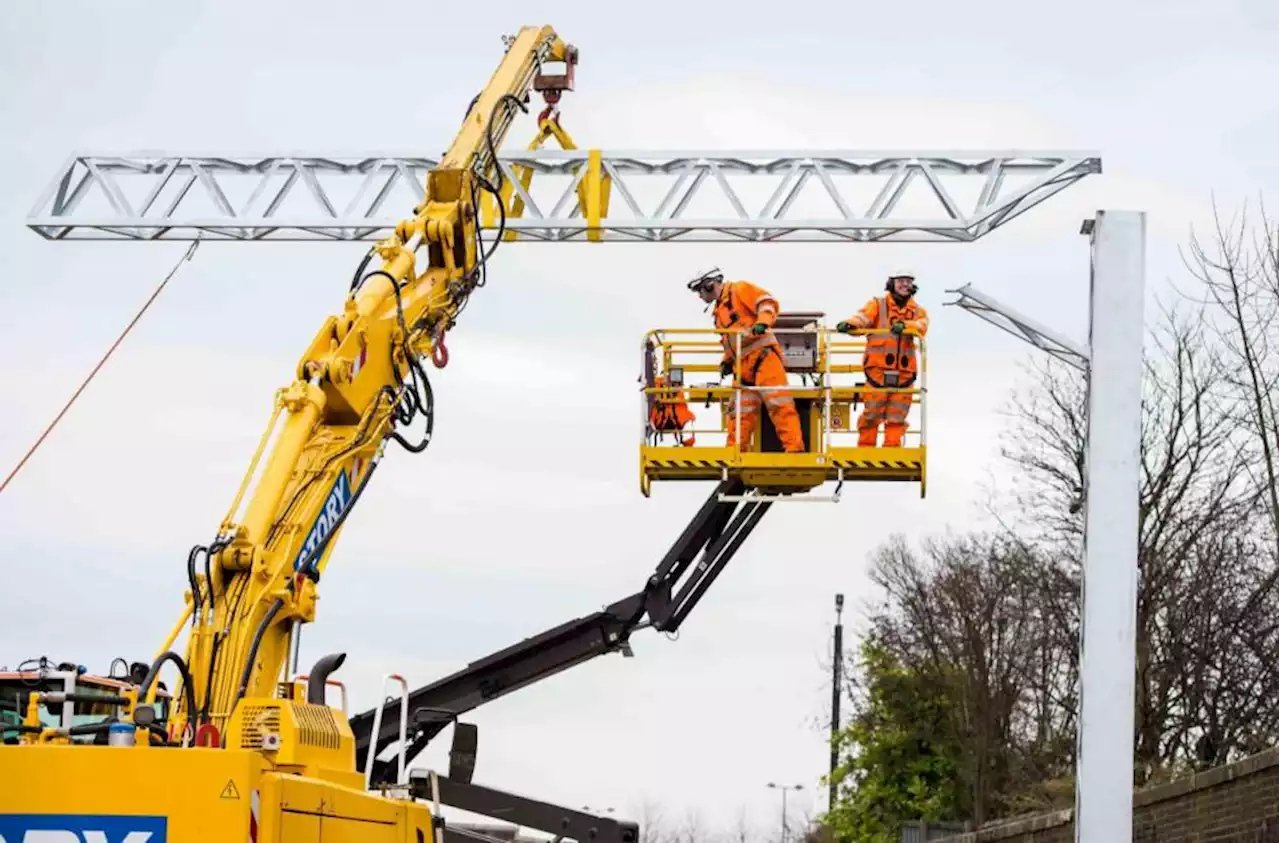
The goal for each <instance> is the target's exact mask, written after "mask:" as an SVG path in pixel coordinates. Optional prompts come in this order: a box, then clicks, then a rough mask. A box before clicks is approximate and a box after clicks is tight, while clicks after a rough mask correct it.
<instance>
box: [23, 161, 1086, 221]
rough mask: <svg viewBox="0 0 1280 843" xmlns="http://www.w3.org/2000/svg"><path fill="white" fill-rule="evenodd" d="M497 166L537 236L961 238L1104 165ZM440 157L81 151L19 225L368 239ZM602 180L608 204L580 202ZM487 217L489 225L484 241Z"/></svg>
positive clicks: (411, 200)
mask: <svg viewBox="0 0 1280 843" xmlns="http://www.w3.org/2000/svg"><path fill="white" fill-rule="evenodd" d="M597 154H598V155H599V166H598V167H594V166H590V165H591V164H592V163H593V162H592V158H591V157H592V156H593V155H597ZM499 161H500V166H501V170H502V174H503V180H504V181H505V182H507V183H508V184H509V185H510V186H511V187H510V189H512V191H513V196H512V198H513V200H514V201H513V202H509V203H508V208H509V213H508V219H507V221H506V228H507V231H508V232H509V233H508V235H507V236H508V238H509V239H515V240H519V241H533V242H567V241H582V242H586V241H588V239H598V240H603V241H606V242H618V241H623V242H664V241H682V242H770V241H782V242H877V241H884V242H968V241H972V240H976V239H978V238H979V237H982V236H984V235H986V234H988V233H990V232H991V231H993V230H994V229H996V228H997V227H999V226H1000V225H1003V224H1005V223H1007V222H1009V221H1010V220H1012V219H1014V218H1016V217H1017V216H1019V215H1020V214H1022V213H1024V212H1026V211H1027V210H1029V209H1031V208H1033V207H1035V206H1036V205H1038V204H1040V203H1041V202H1043V201H1045V200H1046V199H1048V198H1050V197H1051V196H1053V195H1055V194H1057V193H1058V192H1060V191H1062V190H1064V189H1066V188H1067V187H1070V186H1071V185H1073V184H1075V183H1076V182H1077V181H1079V180H1080V179H1082V178H1084V177H1086V176H1088V175H1091V174H1094V173H1099V172H1101V160H1100V158H1099V156H1097V155H1096V154H1093V153H1088V152H1022V151H1008V152H835V151H819V152H797V151H778V152H761V151H755V152H728V151H716V152H662V153H658V152H599V153H596V152H592V151H588V150H574V151H563V150H549V149H539V150H532V151H528V150H525V151H509V152H505V153H501V154H500V155H499ZM435 163H436V162H435V160H434V159H432V158H427V157H421V156H397V155H355V156H336V155H243V156H231V155H165V154H133V155H94V154H77V155H73V156H71V157H70V158H69V159H68V160H67V161H66V162H65V163H64V164H63V166H62V167H61V169H59V171H58V172H57V174H56V175H55V176H54V177H53V179H52V180H51V182H50V184H49V186H48V187H47V188H46V190H45V191H44V193H43V195H42V196H41V197H40V200H39V201H38V202H37V203H36V205H35V207H34V208H33V209H32V211H31V213H30V215H29V216H28V219H27V227H28V228H30V229H32V230H33V231H35V232H37V233H38V234H40V235H41V236H43V237H45V238H47V239H51V240H126V241H128V240H193V239H195V238H196V237H200V238H201V239H203V240H234V241H248V242H253V241H279V240H285V241H317V240H318V241H326V240H329V241H374V240H378V239H381V238H382V237H384V236H386V235H387V234H388V233H389V232H390V231H391V230H392V228H393V227H394V226H395V224H396V223H397V222H398V221H400V220H401V219H404V218H405V217H407V216H409V215H411V213H412V208H413V206H414V205H416V204H417V203H418V202H420V201H421V200H422V198H423V185H424V184H425V178H426V173H427V170H428V169H429V168H431V167H432V166H434V165H435ZM529 173H532V179H531V180H530V181H529V184H528V187H527V188H526V187H525V185H524V184H523V183H522V182H521V179H520V178H518V176H519V175H521V174H526V175H527V174H529ZM597 179H598V180H599V186H600V187H601V188H602V193H601V194H599V195H603V196H607V207H600V208H598V209H597V208H594V207H592V208H587V209H585V211H584V207H583V202H584V200H586V201H591V202H594V201H595V200H594V199H589V197H593V196H595V195H598V194H596V193H595V192H594V187H595V185H593V184H591V182H592V181H593V180H597ZM588 188H590V189H588ZM597 211H599V212H600V216H599V220H600V222H599V228H598V229H592V228H591V226H590V224H589V220H590V219H591V218H593V217H594V215H595V213H596V212H597ZM496 227H497V224H496V220H488V221H486V225H485V230H486V232H487V236H488V237H489V238H492V237H493V236H495V233H496V231H495V230H496Z"/></svg>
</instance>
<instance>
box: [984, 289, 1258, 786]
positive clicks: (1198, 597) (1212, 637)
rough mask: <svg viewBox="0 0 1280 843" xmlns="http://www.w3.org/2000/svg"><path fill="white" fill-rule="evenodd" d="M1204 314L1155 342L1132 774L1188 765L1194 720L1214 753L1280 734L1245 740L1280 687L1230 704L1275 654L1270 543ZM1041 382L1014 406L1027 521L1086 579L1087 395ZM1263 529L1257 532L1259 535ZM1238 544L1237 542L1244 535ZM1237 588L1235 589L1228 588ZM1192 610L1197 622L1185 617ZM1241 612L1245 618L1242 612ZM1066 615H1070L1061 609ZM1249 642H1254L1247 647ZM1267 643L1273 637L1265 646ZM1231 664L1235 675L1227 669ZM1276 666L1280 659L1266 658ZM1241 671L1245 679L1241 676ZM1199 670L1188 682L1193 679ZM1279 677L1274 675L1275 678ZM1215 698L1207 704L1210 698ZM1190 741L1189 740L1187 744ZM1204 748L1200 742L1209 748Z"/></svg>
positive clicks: (1251, 456)
mask: <svg viewBox="0 0 1280 843" xmlns="http://www.w3.org/2000/svg"><path fill="white" fill-rule="evenodd" d="M1213 330H1214V329H1213V328H1212V327H1211V326H1210V325H1209V324H1208V322H1207V320H1206V319H1204V318H1202V314H1201V313H1200V312H1195V313H1192V314H1189V315H1188V314H1186V313H1180V312H1175V311H1172V310H1169V311H1166V313H1165V318H1164V320H1163V321H1162V322H1161V323H1160V324H1159V325H1158V326H1157V328H1156V330H1154V331H1153V332H1152V333H1151V342H1150V344H1149V346H1150V347H1149V350H1148V354H1147V359H1146V362H1145V367H1146V371H1145V379H1144V394H1143V421H1142V440H1141V458H1142V459H1141V465H1142V475H1141V478H1142V482H1141V489H1140V496H1139V537H1140V544H1139V556H1138V569H1139V594H1138V606H1137V639H1138V640H1137V670H1138V676H1137V679H1138V687H1137V693H1138V703H1137V738H1136V748H1135V752H1136V758H1137V761H1138V773H1137V778H1138V781H1139V783H1141V782H1143V781H1145V780H1146V779H1147V778H1148V777H1149V776H1151V775H1152V774H1153V773H1154V772H1155V771H1157V770H1158V769H1160V768H1161V767H1164V766H1167V765H1169V764H1171V763H1174V762H1176V761H1178V760H1184V759H1188V758H1189V757H1190V754H1191V753H1192V749H1193V747H1190V746H1188V744H1187V740H1196V739H1197V738H1196V733H1197V731H1198V727H1197V726H1196V725H1195V724H1196V722H1198V721H1197V720H1196V718H1199V717H1209V716H1212V718H1215V719H1216V720H1218V721H1219V722H1218V724H1217V725H1215V726H1213V727H1212V728H1211V729H1210V727H1209V726H1208V725H1205V726H1204V728H1205V729H1210V731H1212V737H1211V739H1206V740H1208V741H1209V743H1211V744H1212V748H1213V749H1214V751H1213V752H1212V753H1210V754H1211V755H1212V756H1213V757H1215V758H1216V757H1229V756H1232V755H1234V754H1237V753H1238V752H1239V751H1243V750H1244V749H1245V747H1246V746H1247V745H1252V744H1253V743H1254V742H1256V740H1257V739H1259V737H1264V736H1265V735H1266V734H1274V722H1275V718H1274V717H1272V718H1271V720H1270V721H1269V723H1270V725H1271V728H1270V729H1264V730H1263V733H1262V734H1261V735H1254V736H1253V737H1248V738H1246V732H1248V731H1249V725H1248V724H1252V723H1256V721H1253V720H1252V718H1253V716H1254V715H1255V713H1257V711H1258V710H1260V711H1270V710H1274V706H1275V700H1276V689H1275V687H1274V681H1272V682H1271V683H1270V684H1269V686H1268V687H1266V688H1262V689H1260V690H1259V694H1258V695H1255V696H1254V697H1253V698H1252V699H1253V704H1247V703H1245V702H1244V701H1243V700H1236V701H1235V702H1234V703H1232V704H1230V705H1228V704H1227V703H1226V700H1227V699H1228V698H1229V697H1232V695H1231V694H1230V693H1229V691H1230V689H1231V688H1233V687H1235V685H1234V684H1233V683H1237V682H1246V684H1248V683H1250V682H1253V681H1254V680H1253V678H1252V677H1253V676H1254V675H1255V674H1257V672H1258V670H1260V669H1262V668H1261V667H1260V665H1261V664H1263V662H1262V661H1255V660H1253V659H1252V657H1251V658H1250V661H1249V664H1245V663H1244V662H1243V661H1241V658H1242V657H1241V654H1240V653H1241V651H1240V648H1242V647H1243V648H1244V649H1245V651H1247V652H1248V653H1250V654H1252V653H1257V654H1258V656H1257V658H1258V659H1259V660H1261V659H1265V657H1266V654H1267V653H1272V652H1274V651H1275V641H1274V632H1275V626H1274V624H1273V623H1270V622H1269V621H1266V620H1264V619H1263V614H1262V613H1263V612H1265V611H1271V614H1274V612H1273V607H1274V605H1275V597H1274V596H1271V595H1273V594H1274V590H1275V570H1276V565H1275V561H1276V560H1275V554H1274V552H1270V553H1268V552H1266V551H1265V550H1264V549H1263V548H1264V545H1268V546H1270V547H1271V548H1272V549H1274V539H1272V540H1270V541H1267V540H1266V539H1265V537H1266V536H1268V535H1274V533H1272V532H1271V530H1270V527H1269V525H1270V523H1271V522H1270V520H1269V518H1268V516H1267V514H1266V512H1265V506H1263V504H1264V502H1265V501H1267V500H1268V498H1267V497H1266V496H1264V495H1262V494H1260V486H1259V484H1258V483H1257V472H1256V471H1255V466H1256V465H1257V462H1258V461H1257V456H1258V449H1257V448H1255V447H1252V446H1253V445H1254V444H1256V443H1255V442H1254V441H1253V440H1248V441H1244V440H1242V437H1241V436H1240V435H1239V431H1240V416H1239V414H1238V412H1237V406H1238V405H1237V403H1236V402H1235V401H1234V400H1233V399H1232V398H1231V396H1224V395H1223V394H1222V391H1221V389H1220V387H1221V386H1222V384H1223V383H1224V382H1226V380H1227V378H1226V369H1227V368H1228V366H1227V363H1226V361H1227V360H1228V357H1227V356H1226V355H1225V354H1224V353H1223V352H1222V351H1221V348H1220V347H1219V346H1220V343H1215V342H1212V341H1211V340H1213V339H1214V335H1213V333H1212V332H1213ZM1040 371H1041V377H1040V379H1039V382H1038V383H1037V384H1036V385H1035V387H1033V389H1032V390H1031V391H1030V392H1029V393H1024V397H1023V399H1022V400H1020V401H1018V402H1017V404H1016V407H1015V409H1014V411H1013V416H1014V435H1013V436H1012V437H1011V444H1010V446H1009V447H1008V448H1007V449H1006V451H1005V453H1006V456H1008V457H1009V458H1010V459H1012V460H1013V461H1014V463H1015V464H1016V465H1018V466H1019V467H1020V469H1022V482H1023V488H1022V489H1021V490H1020V492H1021V494H1020V496H1019V500H1020V504H1021V508H1022V510H1023V512H1022V516H1023V517H1022V518H1021V519H1020V522H1021V523H1038V524H1041V525H1043V527H1042V528H1041V529H1038V530H1036V531H1034V532H1033V533H1032V534H1031V538H1032V539H1034V540H1038V541H1040V542H1043V543H1045V544H1046V546H1048V547H1052V548H1055V550H1056V552H1057V556H1058V558H1060V559H1062V560H1063V561H1064V562H1065V563H1066V564H1067V566H1068V567H1067V569H1066V570H1067V571H1069V572H1070V574H1071V576H1077V575H1078V565H1079V552H1080V548H1081V546H1082V537H1083V526H1084V525H1083V514H1082V512H1081V508H1080V506H1079V500H1080V495H1081V494H1082V487H1083V485H1084V451H1085V430H1086V426H1085V417H1086V410H1087V405H1086V395H1085V385H1084V382H1083V379H1082V378H1080V377H1077V376H1076V375H1074V374H1073V373H1068V372H1064V371H1063V369H1062V367H1057V366H1054V365H1049V366H1046V367H1043V368H1041V370H1040ZM1260 527H1261V528H1262V529H1261V530H1260V529H1259V528H1260ZM1236 539H1238V540H1236ZM1228 584H1230V588H1231V589H1232V590H1231V593H1230V594H1226V593H1224V592H1223V589H1224V588H1225V587H1227V586H1228ZM1193 604H1194V606H1195V611H1196V612H1197V614H1194V615H1193V613H1192V612H1191V611H1190V608H1191V606H1192V605H1193ZM1242 613H1243V614H1242ZM1064 614H1065V613H1064ZM1241 636H1246V637H1248V638H1249V641H1248V642H1245V641H1243V640H1241ZM1268 636H1270V637H1268ZM1228 663H1230V664H1231V665H1232V668H1231V670H1230V671H1229V672H1228V671H1225V670H1223V669H1221V668H1220V667H1219V666H1220V665H1225V664H1228ZM1272 664H1274V661H1273V662H1272ZM1241 673H1244V674H1247V677H1242V676H1241V675H1240V674H1241ZM1193 674H1194V676H1195V678H1194V681H1192V680H1191V679H1189V677H1190V676H1192V675H1193ZM1271 678H1272V679H1274V668H1272V671H1271ZM1211 701H1213V702H1211ZM1188 736H1190V737H1188ZM1205 749H1206V747H1205V746H1202V747H1201V750H1202V751H1204V750H1205Z"/></svg>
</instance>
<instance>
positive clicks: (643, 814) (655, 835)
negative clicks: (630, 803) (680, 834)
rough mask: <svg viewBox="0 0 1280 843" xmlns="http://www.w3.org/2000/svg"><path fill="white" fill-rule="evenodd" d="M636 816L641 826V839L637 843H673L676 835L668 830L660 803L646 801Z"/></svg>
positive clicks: (636, 812) (641, 804)
mask: <svg viewBox="0 0 1280 843" xmlns="http://www.w3.org/2000/svg"><path fill="white" fill-rule="evenodd" d="M634 816H635V817H636V823H637V824H638V825H639V826H640V839H639V840H638V841H636V843H673V841H674V835H673V834H672V833H671V830H670V829H669V828H667V824H666V814H665V812H664V811H663V809H662V806H660V805H659V804H658V803H656V802H654V801H653V800H651V799H645V800H644V801H642V802H641V803H640V806H639V807H638V808H637V809H636V810H635V811H634Z"/></svg>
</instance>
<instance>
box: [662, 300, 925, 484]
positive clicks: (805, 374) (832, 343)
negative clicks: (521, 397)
mask: <svg viewBox="0 0 1280 843" xmlns="http://www.w3.org/2000/svg"><path fill="white" fill-rule="evenodd" d="M822 320H823V314H821V313H808V312H806V313H782V314H779V316H778V319H777V322H776V324H775V327H774V333H775V335H776V336H777V338H778V341H779V344H780V345H781V353H782V356H783V360H784V368H785V369H786V370H787V374H788V381H789V382H788V384H787V386H786V387H783V388H784V389H786V391H788V392H789V393H790V394H791V395H792V397H793V398H794V399H795V402H796V409H797V410H798V411H799V412H800V416H801V427H802V429H803V431H804V434H805V444H806V451H805V452H804V453H799V454H788V453H784V452H782V450H781V447H780V446H779V445H778V443H777V442H776V441H769V440H770V438H772V439H773V440H776V435H774V434H773V432H772V431H773V427H772V423H771V422H770V421H769V416H768V413H767V412H766V411H765V410H764V409H761V411H760V418H759V421H758V422H757V424H756V427H755V430H754V432H753V434H752V436H751V437H750V438H748V439H747V441H745V442H743V443H742V444H741V445H736V446H729V445H727V444H725V442H726V441H727V436H728V433H729V426H730V425H731V424H733V423H734V421H733V419H734V415H733V413H732V408H733V407H734V406H735V402H737V401H739V400H741V398H740V396H741V393H742V391H743V390H742V388H740V387H737V386H734V385H733V384H731V383H728V382H726V383H725V384H724V385H721V384H719V383H718V382H717V379H718V378H719V368H720V358H721V354H722V353H723V348H724V346H723V342H722V339H721V337H722V336H723V335H725V334H727V333H728V332H727V331H722V330H717V329H714V328H706V329H697V328H677V329H658V330H653V331H650V332H649V333H648V334H647V335H646V336H645V342H644V355H645V361H644V364H643V367H644V372H645V374H646V377H645V380H644V383H645V384H646V386H645V388H644V391H645V394H646V402H645V407H646V423H645V437H644V440H643V441H642V442H641V445H640V490H641V492H642V493H643V494H644V495H645V496H646V497H648V496H649V494H650V492H651V490H652V484H653V483H654V482H655V481H668V480H686V481H687V480H711V481H716V480H723V479H726V478H729V477H741V478H742V480H743V481H744V482H745V483H746V484H747V486H749V487H755V488H756V489H757V490H758V491H759V492H760V493H764V494H775V495H780V496H783V499H786V497H790V496H796V495H798V493H802V492H807V491H809V490H811V489H814V488H816V487H818V486H821V485H823V484H825V483H828V482H831V481H834V482H837V483H843V482H846V481H855V480H863V481H881V482H886V481H898V482H908V483H916V484H918V485H919V488H920V497H922V498H923V497H924V496H925V488H926V472H925V463H926V459H925V456H926V449H927V444H926V441H927V439H926V434H927V426H926V418H927V417H926V412H925V411H926V403H927V394H928V390H927V386H926V380H927V369H928V355H927V350H926V348H925V338H924V337H921V336H916V337H915V344H916V354H917V358H918V371H919V376H918V378H917V380H916V381H915V382H914V383H913V384H911V386H909V387H907V388H901V389H881V388H880V387H868V386H866V384H865V383H863V382H860V380H861V378H862V374H863V373H862V357H863V353H864V352H865V349H866V338H867V336H869V335H871V334H873V333H876V331H874V330H857V331H854V332H852V333H851V334H848V335H846V334H841V333H837V332H836V331H835V330H833V329H832V328H829V327H827V326H826V325H825V324H824V323H823V321H822ZM699 375H703V376H704V377H706V378H707V382H704V383H702V384H694V383H692V380H693V378H694V377H697V376H699ZM691 376H692V377H691ZM655 383H656V385H655ZM767 389H768V388H767V387H766V388H765V390H767ZM869 389H875V391H877V392H898V393H908V394H910V395H911V400H912V405H913V406H912V409H913V414H914V415H916V416H917V421H916V422H915V423H914V424H910V426H909V427H908V430H907V435H906V437H905V438H904V440H903V447H893V448H886V447H865V446H862V447H860V446H858V444H857V438H858V436H857V434H858V431H857V416H858V410H857V404H858V403H860V402H861V401H862V400H863V396H864V395H865V393H866V392H867V391H868V390H869ZM766 394H767V392H766ZM662 401H666V402H676V403H679V402H683V403H684V404H685V405H686V406H687V407H688V408H689V410H691V411H692V412H693V415H694V416H695V420H694V421H693V423H692V424H691V425H686V426H685V427H683V428H682V429H680V430H679V431H678V434H679V435H680V437H682V438H677V437H674V436H672V434H674V433H676V431H671V430H667V431H662V430H655V429H654V426H653V424H652V423H651V417H652V416H651V411H652V408H653V406H654V403H655V402H662ZM700 411H701V412H700ZM669 437H670V438H669ZM672 438H675V439H676V441H671V439H672ZM690 439H692V443H691V444H690V443H689V440H690ZM664 440H665V441H664Z"/></svg>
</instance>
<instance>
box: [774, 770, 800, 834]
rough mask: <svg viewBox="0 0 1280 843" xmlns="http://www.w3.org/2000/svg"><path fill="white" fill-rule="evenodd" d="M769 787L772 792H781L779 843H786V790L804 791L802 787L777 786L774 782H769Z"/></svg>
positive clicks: (794, 785)
mask: <svg viewBox="0 0 1280 843" xmlns="http://www.w3.org/2000/svg"><path fill="white" fill-rule="evenodd" d="M769 787H770V789H772V790H781V791H782V839H781V840H780V841H779V843H787V791H788V790H804V785H802V784H778V783H776V782H769Z"/></svg>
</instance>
